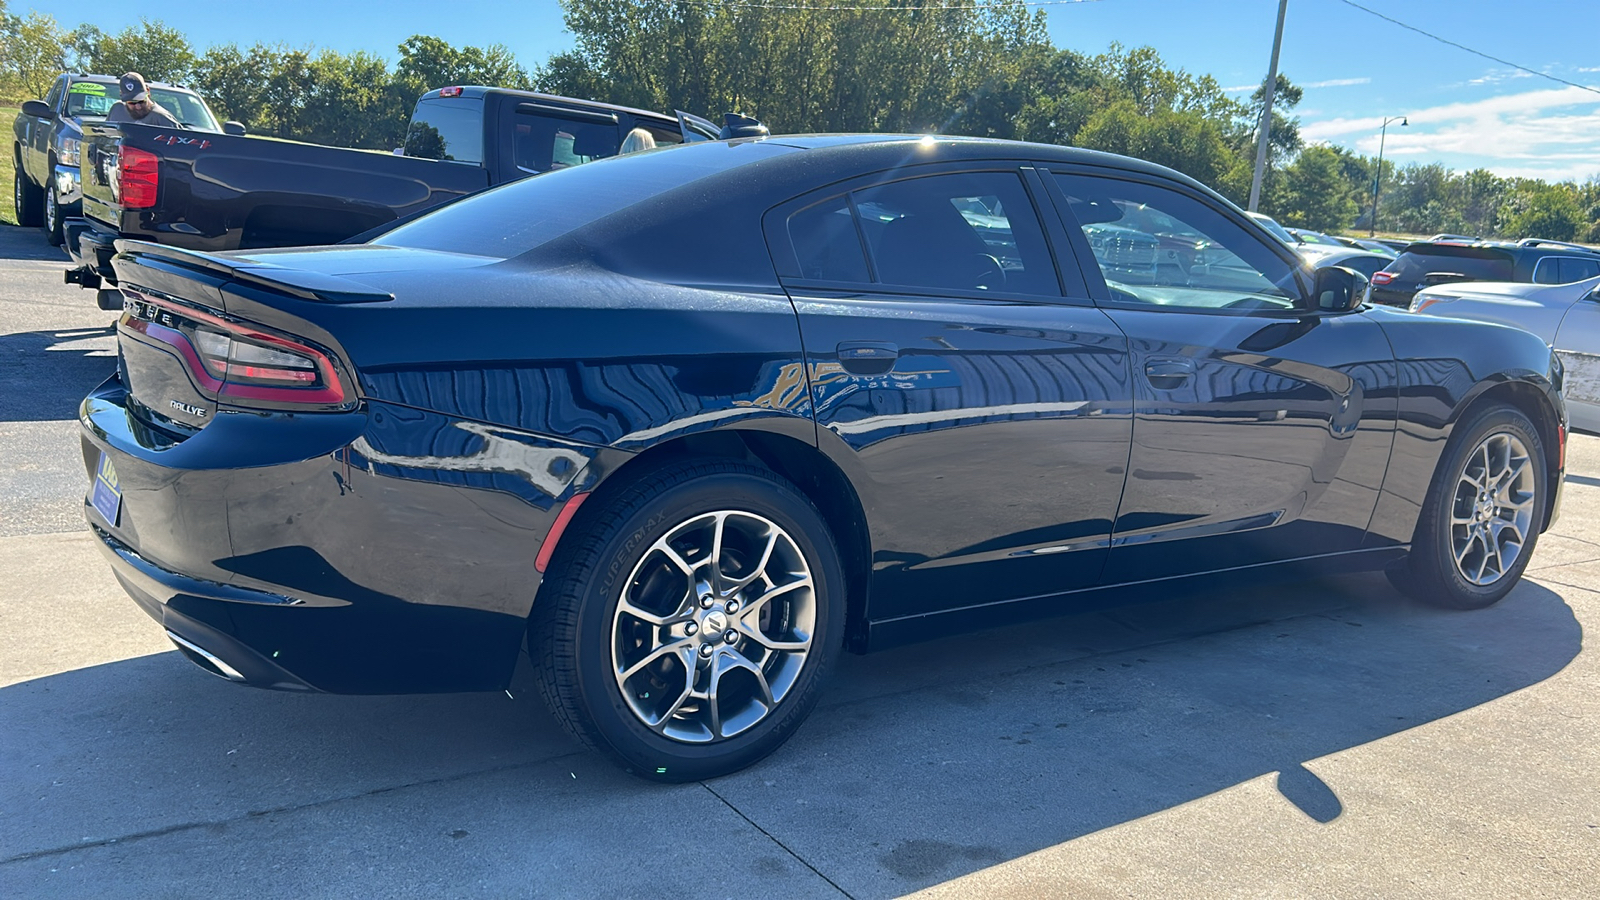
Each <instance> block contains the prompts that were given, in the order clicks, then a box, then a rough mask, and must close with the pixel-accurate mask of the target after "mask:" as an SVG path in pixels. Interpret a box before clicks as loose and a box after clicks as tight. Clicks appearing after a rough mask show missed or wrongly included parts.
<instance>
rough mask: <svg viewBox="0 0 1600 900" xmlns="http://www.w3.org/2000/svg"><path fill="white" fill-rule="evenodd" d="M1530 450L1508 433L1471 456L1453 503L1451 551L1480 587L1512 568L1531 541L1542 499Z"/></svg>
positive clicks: (1494, 436)
mask: <svg viewBox="0 0 1600 900" xmlns="http://www.w3.org/2000/svg"><path fill="white" fill-rule="evenodd" d="M1534 473H1535V467H1534V466H1533V464H1532V460H1531V459H1530V458H1529V453H1528V448H1527V445H1525V444H1524V443H1523V442H1522V440H1521V439H1520V438H1518V437H1517V436H1516V435H1514V434H1511V433H1509V432H1505V431H1499V432H1495V433H1493V434H1490V435H1489V436H1488V437H1486V438H1484V439H1483V441H1482V442H1481V443H1479V444H1478V446H1477V447H1476V448H1475V449H1474V450H1473V451H1472V452H1471V453H1469V454H1468V455H1467V459H1466V462H1465V464H1464V465H1463V466H1462V469H1461V474H1460V476H1459V477H1458V478H1457V479H1456V488H1455V496H1454V499H1453V501H1452V503H1451V507H1450V549H1451V555H1452V557H1453V558H1454V559H1455V565H1456V571H1457V572H1459V573H1460V574H1461V577H1462V578H1465V579H1466V580H1467V581H1468V582H1469V583H1471V584H1475V585H1477V586H1479V587H1487V586H1488V585H1491V584H1494V583H1495V582H1497V581H1499V580H1500V579H1501V578H1503V577H1505V574H1506V573H1507V572H1508V571H1510V570H1511V569H1512V567H1513V566H1514V565H1515V564H1516V562H1517V559H1518V557H1519V556H1521V554H1522V550H1523V547H1524V545H1526V544H1527V542H1528V538H1529V535H1530V533H1531V529H1532V527H1533V511H1534V506H1535V502H1536V501H1537V499H1538V493H1537V492H1538V484H1537V483H1536V482H1535V479H1534Z"/></svg>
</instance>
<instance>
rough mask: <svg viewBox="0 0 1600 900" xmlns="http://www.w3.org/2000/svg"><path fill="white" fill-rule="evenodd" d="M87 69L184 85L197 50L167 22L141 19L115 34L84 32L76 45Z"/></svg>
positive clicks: (192, 69)
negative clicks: (127, 74) (134, 73)
mask: <svg viewBox="0 0 1600 900" xmlns="http://www.w3.org/2000/svg"><path fill="white" fill-rule="evenodd" d="M74 43H75V44H76V45H77V46H78V55H79V56H80V57H84V58H85V59H84V61H85V62H86V63H87V68H88V69H89V70H90V71H94V72H103V73H105V74H107V75H121V74H122V73H123V72H138V73H139V74H140V75H143V76H144V77H145V78H146V79H147V80H149V81H165V82H168V83H170V84H183V83H186V82H187V81H188V80H189V76H190V75H191V74H192V73H193V72H194V65H195V54H194V48H192V47H191V46H189V39H188V38H187V37H185V36H184V34H183V32H181V31H179V30H177V29H176V28H172V27H171V26H169V25H167V24H166V23H164V22H162V21H160V20H159V19H157V20H151V19H140V20H139V24H138V25H130V26H128V27H127V28H124V29H122V30H121V31H119V32H117V33H116V34H102V33H100V32H99V31H98V29H96V30H94V31H84V32H82V33H81V34H79V35H78V40H77V41H75V42H74Z"/></svg>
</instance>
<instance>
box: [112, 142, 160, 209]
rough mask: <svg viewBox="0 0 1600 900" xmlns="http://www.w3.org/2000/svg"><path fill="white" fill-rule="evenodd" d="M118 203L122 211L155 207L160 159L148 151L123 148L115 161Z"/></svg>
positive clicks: (158, 184)
mask: <svg viewBox="0 0 1600 900" xmlns="http://www.w3.org/2000/svg"><path fill="white" fill-rule="evenodd" d="M117 174H118V182H119V187H120V189H121V192H122V196H121V199H120V200H119V202H120V203H121V204H122V208H123V209H149V208H150V207H152V206H155V205H156V189H157V188H159V187H160V186H161V157H159V156H156V155H155V154H154V153H151V152H150V151H148V150H140V149H138V148H136V147H123V148H122V154H121V156H120V157H119V158H118V160H117Z"/></svg>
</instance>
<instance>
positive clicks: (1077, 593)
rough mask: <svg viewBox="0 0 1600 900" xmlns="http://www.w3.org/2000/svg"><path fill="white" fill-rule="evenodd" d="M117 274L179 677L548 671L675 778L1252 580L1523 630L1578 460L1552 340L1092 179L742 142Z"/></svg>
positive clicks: (871, 146)
mask: <svg viewBox="0 0 1600 900" xmlns="http://www.w3.org/2000/svg"><path fill="white" fill-rule="evenodd" d="M1155 220H1159V221H1160V222H1161V223H1162V224H1161V232H1162V233H1161V235H1160V238H1159V240H1157V239H1154V238H1153V237H1152V236H1150V235H1148V234H1146V233H1145V232H1143V231H1142V230H1141V228H1140V223H1143V222H1149V221H1155ZM1086 231H1087V232H1089V233H1090V234H1093V235H1094V236H1095V239H1094V240H1093V241H1091V240H1089V239H1087V238H1086ZM1173 241H1188V242H1190V243H1189V244H1188V245H1187V246H1191V247H1193V248H1195V249H1194V252H1193V253H1191V254H1189V256H1188V258H1187V264H1186V265H1183V266H1163V265H1161V264H1160V262H1161V261H1160V260H1159V259H1157V258H1156V257H1155V256H1153V255H1152V254H1158V253H1160V252H1161V249H1160V248H1161V247H1163V246H1167V245H1169V244H1171V243H1172V242H1173ZM1140 253H1144V254H1146V255H1152V256H1151V258H1149V259H1142V258H1139V254H1140ZM115 267H116V270H117V274H118V276H119V278H120V284H121V285H122V286H123V287H124V288H125V289H126V291H127V297H128V302H127V304H126V309H125V311H124V312H123V315H122V318H121V320H120V322H119V324H118V327H117V332H118V338H119V346H120V359H119V366H118V371H117V374H116V376H115V377H113V378H111V379H110V380H108V381H106V382H105V383H104V384H103V385H101V386H100V387H98V388H96V389H95V391H94V392H93V393H92V394H90V396H89V397H88V398H87V399H85V400H84V402H83V406H82V410H81V421H82V436H83V453H84V463H85V466H86V468H87V471H88V473H89V475H90V480H91V486H90V489H89V491H88V495H87V497H86V504H85V505H86V514H87V516H88V519H89V522H90V525H91V526H92V528H93V529H94V531H95V533H96V534H97V535H98V537H99V538H100V541H101V543H102V544H103V546H104V550H105V553H106V556H107V558H108V559H109V560H110V562H111V565H112V567H113V570H114V571H115V573H116V575H117V578H118V579H119V580H120V582H121V583H122V585H123V586H124V587H125V588H126V589H127V591H128V593H129V594H130V595H132V597H133V598H134V600H135V601H137V602H138V603H139V604H140V605H141V606H142V607H143V608H144V609H145V610H147V611H148V612H149V613H150V614H151V615H152V616H154V617H155V618H156V619H157V620H159V621H160V623H161V625H162V627H163V628H164V629H165V630H166V632H167V634H168V635H169V636H170V637H171V639H172V641H173V642H174V643H175V644H176V645H177V646H178V647H179V648H180V649H181V651H182V652H183V653H184V654H186V655H187V656H188V657H189V658H190V659H192V660H193V661H194V662H195V663H197V664H199V665H200V666H201V667H203V668H205V669H207V670H209V671H211V672H212V673H214V674H217V675H220V676H223V677H225V678H228V679H230V680H233V681H238V682H242V683H246V684H252V685H258V686H262V687H271V688H279V689H288V690H309V691H328V692H413V691H472V690H490V689H498V688H501V687H503V686H505V685H506V684H507V683H508V682H509V680H510V678H511V675H512V670H513V668H514V666H515V665H516V663H517V660H518V657H519V654H520V653H521V652H522V651H523V650H524V649H525V650H526V652H527V653H528V654H529V657H530V659H531V662H532V666H533V668H534V670H535V672H536V676H537V680H538V682H539V683H540V685H541V686H542V691H543V694H544V696H545V698H546V700H547V701H548V703H549V705H550V707H551V708H552V709H553V710H554V712H555V714H556V716H557V717H558V718H559V719H560V720H561V721H562V722H564V723H565V724H566V725H567V726H568V727H569V728H571V730H572V731H573V733H574V734H576V735H577V736H578V737H579V738H580V739H582V740H583V741H584V742H586V743H587V744H588V745H590V746H591V747H594V748H596V749H598V750H601V751H604V752H606V753H609V754H610V755H612V756H613V757H614V758H616V759H617V760H619V761H620V762H621V763H622V764H623V765H624V766H626V767H627V768H629V769H630V770H632V771H634V772H637V773H639V774H641V775H644V776H646V777H649V778H655V779H659V780H664V781H679V780H688V779H698V778H704V777H708V776H712V775H717V774H720V773H725V772H729V771H732V770H734V769H737V768H739V767H742V766H745V765H748V764H750V763H752V762H754V761H755V760H758V759H760V758H761V757H763V756H764V755H766V754H767V753H770V752H771V751H772V750H774V749H775V748H776V747H777V746H778V745H780V744H781V743H782V742H783V741H784V740H785V739H786V738H787V737H788V736H789V735H790V734H792V733H793V732H794V730H795V729H796V728H797V727H798V726H799V724H800V722H801V720H802V719H803V718H804V717H805V716H806V714H807V712H808V711H809V710H810V709H811V707H812V706H813V704H814V703H815V702H816V699H817V694H818V690H819V688H820V685H821V684H822V681H823V677H824V675H825V674H826V673H827V671H828V669H829V666H830V663H831V662H832V661H833V660H834V658H835V656H836V655H837V654H838V653H839V652H840V651H841V650H842V649H845V648H848V649H851V650H855V651H866V650H869V649H873V648H877V647H883V646H887V645H892V644H895V643H899V642H905V641H910V640H918V639H922V638H926V637H930V636H933V635H937V634H941V633H948V632H951V631H959V630H968V629H979V628H986V627H992V626H995V625H998V624H1001V623H1006V622H1010V621H1015V620H1017V619H1020V618H1025V617H1037V616H1051V615H1057V614H1061V613H1065V612H1069V611H1080V610H1082V609H1084V608H1086V607H1089V606H1092V605H1096V604H1108V603H1113V602H1127V601H1128V600H1129V599H1130V598H1132V597H1135V596H1137V595H1140V594H1152V593H1154V594H1160V595H1170V593H1171V592H1173V591H1175V590H1182V589H1183V587H1184V585H1186V584H1193V583H1195V582H1196V581H1197V580H1199V579H1201V578H1210V579H1215V578H1217V577H1221V578H1226V579H1240V578H1242V577H1244V576H1246V575H1249V574H1258V573H1279V574H1281V573H1284V572H1295V573H1301V572H1315V571H1319V570H1321V571H1326V570H1337V571H1352V570H1358V569H1385V570H1387V571H1388V572H1389V573H1390V575H1391V577H1392V578H1393V579H1394V581H1395V582H1396V583H1397V584H1398V585H1400V586H1401V587H1402V588H1403V589H1404V590H1406V591H1408V592H1409V593H1411V594H1413V595H1414V596H1416V597H1418V598H1420V599H1422V600H1424V601H1427V602H1430V603H1434V604H1438V605H1443V606H1449V607H1458V608H1469V607H1481V606H1486V605H1488V604H1491V603H1494V602H1495V601H1497V600H1499V599H1500V598H1501V597H1503V596H1504V595H1505V594H1506V592H1507V591H1509V590H1510V589H1511V587H1512V586H1513V585H1514V584H1515V582H1516V581H1517V579H1518V577H1519V576H1520V575H1521V573H1522V571H1523V568H1524V567H1525V566H1526V565H1527V563H1528V558H1529V555H1530V554H1531V553H1532V552H1533V549H1534V545H1535V542H1536V541H1537V540H1538V537H1539V534H1540V532H1541V531H1543V530H1544V529H1545V528H1546V527H1548V525H1549V524H1550V521H1551V519H1552V518H1553V516H1554V514H1555V510H1556V507H1557V498H1558V492H1559V490H1560V485H1561V475H1562V469H1563V465H1564V463H1563V451H1564V446H1565V441H1566V413H1565V411H1564V407H1563V404H1562V400H1561V394H1560V387H1561V368H1560V364H1559V363H1558V362H1557V361H1556V360H1555V358H1554V357H1553V356H1552V354H1551V351H1550V348H1548V347H1546V346H1545V345H1544V344H1543V343H1542V342H1541V341H1540V340H1539V339H1538V338H1536V337H1534V336H1533V335H1531V334H1525V333H1523V332H1520V331H1514V330H1511V329H1508V328H1502V327H1499V326H1494V325H1486V324H1480V323H1472V322H1464V321H1451V320H1445V319H1433V318H1420V317H1413V316H1409V315H1407V314H1404V313H1400V312H1396V311H1391V310H1385V309H1376V308H1365V307H1363V306H1362V305H1361V302H1360V297H1361V293H1362V290H1363V288H1364V287H1365V285H1364V282H1363V280H1362V279H1361V277H1360V276H1359V275H1357V274H1356V273H1354V272H1351V271H1349V270H1346V269H1336V268H1326V269H1322V270H1318V271H1312V270H1310V269H1308V268H1306V264H1305V263H1304V262H1302V261H1300V260H1299V259H1298V258H1297V257H1296V256H1295V254H1294V253H1293V252H1292V251H1291V250H1289V249H1288V248H1287V247H1285V246H1283V245H1282V243H1280V242H1279V241H1277V240H1276V239H1274V238H1273V237H1272V236H1271V235H1269V234H1268V233H1266V232H1265V231H1262V230H1261V229H1260V228H1259V227H1258V226H1256V225H1255V224H1254V223H1252V222H1251V221H1250V220H1249V219H1248V218H1247V217H1246V216H1245V215H1244V214H1243V213H1242V212H1240V211H1239V210H1238V209H1237V208H1235V207H1234V206H1232V205H1230V204H1229V203H1228V202H1227V201H1225V200H1223V199H1222V198H1221V197H1219V196H1218V195H1216V194H1215V193H1213V192H1211V191H1210V190H1207V189H1206V188H1204V187H1202V186H1201V185H1199V184H1197V183H1195V182H1194V181H1192V180H1190V179H1188V178H1185V177H1183V176H1181V175H1178V174H1176V173H1174V172H1171V171H1169V170H1167V169H1163V168H1161V167H1158V166H1154V165H1149V164H1146V163H1142V162H1139V161H1136V160H1132V159H1126V158H1122V157H1117V156H1109V155H1104V154H1099V153H1092V152H1086V151H1081V150H1070V149H1063V148H1059V147H1046V146H1035V145H1029V144H1019V143H1005V142H997V141H988V140H974V139H959V138H943V137H915V136H911V137H886V136H821V137H774V138H766V139H748V140H736V141H727V142H707V143H700V144H694V145H689V146H684V147H676V148H671V149H662V150H657V151H651V152H646V153H641V154H637V155H630V156H626V157H620V158H616V159H610V160H604V161H601V162H595V163H591V164H588V165H584V166H579V167H574V168H571V169H564V170H561V171H557V172H552V173H548V174H545V175H540V176H538V177H536V178H531V179H528V180H526V181H522V182H518V183H515V184H511V185H508V186H506V187H502V188H498V189H495V190H491V191H488V192H485V193H483V194H481V195H478V196H476V197H474V198H470V199H467V200H465V201H462V202H460V203H456V204H453V205H451V206H448V207H445V208H442V209H440V210H438V211H436V212H433V213H431V214H429V215H426V216H424V217H422V218H419V219H417V220H415V221H412V222H409V223H406V224H403V225H401V226H399V227H396V228H395V229H393V230H391V231H389V232H387V233H385V234H383V235H381V236H379V237H377V238H375V239H373V240H372V241H371V242H370V243H368V244H360V245H341V246H331V247H317V248H310V249H285V250H268V251H254V252H237V253H222V254H203V253H195V252H189V251H183V250H176V249H173V248H169V247H160V246H155V245H151V244H142V243H137V242H127V243H123V244H121V245H120V254H119V255H118V256H117V258H116V260H115Z"/></svg>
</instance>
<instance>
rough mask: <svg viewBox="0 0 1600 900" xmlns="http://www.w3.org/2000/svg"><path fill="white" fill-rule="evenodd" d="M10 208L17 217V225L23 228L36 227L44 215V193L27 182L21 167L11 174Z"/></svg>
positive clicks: (36, 186)
mask: <svg viewBox="0 0 1600 900" xmlns="http://www.w3.org/2000/svg"><path fill="white" fill-rule="evenodd" d="M11 177H12V185H11V206H12V209H13V210H14V211H15V212H16V215H17V224H18V225H21V226H22V227H24V228H33V227H35V226H37V225H38V224H39V222H40V220H41V218H42V217H43V213H44V192H43V191H41V190H39V186H38V185H36V184H34V183H33V182H31V181H29V180H28V176H27V175H25V174H23V172H22V166H21V165H20V164H18V165H17V169H16V171H15V172H14V173H12V176H11Z"/></svg>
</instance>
